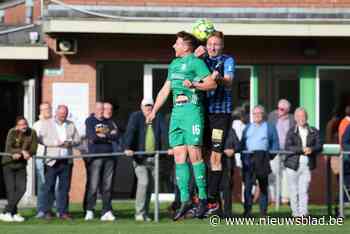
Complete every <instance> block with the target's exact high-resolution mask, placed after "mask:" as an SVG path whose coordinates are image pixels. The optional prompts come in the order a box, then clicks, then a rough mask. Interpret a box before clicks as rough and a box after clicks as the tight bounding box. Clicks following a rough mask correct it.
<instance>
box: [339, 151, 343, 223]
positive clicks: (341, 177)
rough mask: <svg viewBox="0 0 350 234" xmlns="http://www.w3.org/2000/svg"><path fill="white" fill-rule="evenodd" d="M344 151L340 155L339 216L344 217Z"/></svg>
mask: <svg viewBox="0 0 350 234" xmlns="http://www.w3.org/2000/svg"><path fill="white" fill-rule="evenodd" d="M343 157H344V155H343V153H341V154H340V155H339V216H340V217H342V218H344V168H343Z"/></svg>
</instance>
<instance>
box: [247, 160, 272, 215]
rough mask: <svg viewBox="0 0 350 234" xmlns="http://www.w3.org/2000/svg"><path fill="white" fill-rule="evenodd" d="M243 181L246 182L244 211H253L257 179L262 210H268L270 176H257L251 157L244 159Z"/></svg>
mask: <svg viewBox="0 0 350 234" xmlns="http://www.w3.org/2000/svg"><path fill="white" fill-rule="evenodd" d="M242 162H243V168H242V175H243V183H244V186H245V187H244V211H245V212H251V210H252V205H253V197H252V188H253V185H254V184H255V182H256V180H257V181H258V183H259V188H260V200H259V205H260V212H263V213H265V212H267V206H268V176H256V175H255V172H254V170H253V163H252V159H251V157H249V158H246V159H244V160H242Z"/></svg>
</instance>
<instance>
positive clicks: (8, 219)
mask: <svg viewBox="0 0 350 234" xmlns="http://www.w3.org/2000/svg"><path fill="white" fill-rule="evenodd" d="M0 220H1V221H4V222H13V221H14V220H13V218H12V215H11V214H10V213H6V214H3V213H2V214H0Z"/></svg>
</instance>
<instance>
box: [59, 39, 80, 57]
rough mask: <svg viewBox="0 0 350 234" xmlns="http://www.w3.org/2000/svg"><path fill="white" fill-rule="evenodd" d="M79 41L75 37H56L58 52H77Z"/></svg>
mask: <svg viewBox="0 0 350 234" xmlns="http://www.w3.org/2000/svg"><path fill="white" fill-rule="evenodd" d="M77 52H78V43H77V40H75V39H56V53H57V54H76V53H77Z"/></svg>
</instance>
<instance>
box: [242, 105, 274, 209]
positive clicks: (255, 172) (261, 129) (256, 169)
mask: <svg viewBox="0 0 350 234" xmlns="http://www.w3.org/2000/svg"><path fill="white" fill-rule="evenodd" d="M241 149H242V150H244V151H246V152H243V154H242V164H243V165H242V175H243V182H244V185H245V189H244V216H250V215H251V210H252V196H251V193H252V187H253V184H254V182H255V180H258V182H259V188H260V192H261V193H260V214H261V215H262V216H266V215H267V206H268V175H269V174H270V173H271V167H270V159H271V158H273V156H274V155H272V154H270V153H269V151H271V150H278V149H279V142H278V135H277V131H276V128H275V126H273V125H271V124H269V123H268V122H266V120H265V109H264V107H263V106H260V105H258V106H256V107H254V109H253V122H252V123H250V124H248V125H247V127H246V128H245V129H244V131H243V134H242V140H241ZM247 152H248V153H247Z"/></svg>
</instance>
